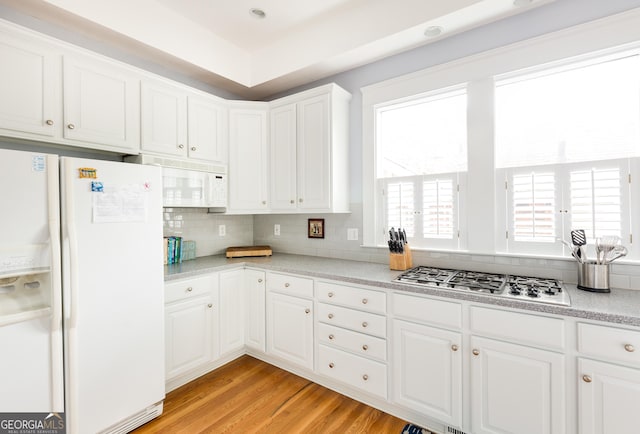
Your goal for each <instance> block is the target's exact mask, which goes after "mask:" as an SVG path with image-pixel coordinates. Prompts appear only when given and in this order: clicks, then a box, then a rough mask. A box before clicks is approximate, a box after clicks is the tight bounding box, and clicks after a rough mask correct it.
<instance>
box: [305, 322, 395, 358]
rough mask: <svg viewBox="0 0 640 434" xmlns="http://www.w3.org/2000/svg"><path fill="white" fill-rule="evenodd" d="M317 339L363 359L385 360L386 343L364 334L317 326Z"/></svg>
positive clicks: (321, 325) (323, 325) (326, 325)
mask: <svg viewBox="0 0 640 434" xmlns="http://www.w3.org/2000/svg"><path fill="white" fill-rule="evenodd" d="M317 331H318V339H319V340H320V342H321V343H323V344H326V345H332V346H335V347H339V348H342V349H345V350H348V351H351V352H352V353H356V354H359V355H361V356H364V357H371V358H374V359H378V360H382V361H385V360H387V341H386V340H385V339H381V338H376V337H374V336H370V335H367V334H364V333H358V332H354V331H351V330H347V329H343V328H340V327H334V326H331V325H329V324H322V323H321V324H318V329H317Z"/></svg>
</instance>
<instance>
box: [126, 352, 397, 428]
mask: <svg viewBox="0 0 640 434" xmlns="http://www.w3.org/2000/svg"><path fill="white" fill-rule="evenodd" d="M405 424H406V422H404V421H402V420H400V419H398V418H396V417H394V416H391V415H389V414H386V413H384V412H382V411H379V410H376V409H374V408H372V407H369V406H367V405H365V404H362V403H360V402H358V401H355V400H353V399H351V398H348V397H346V396H344V395H340V394H339V393H336V392H333V391H332V390H329V389H327V388H325V387H322V386H320V385H318V384H315V383H313V382H311V381H309V380H306V379H304V378H302V377H299V376H297V375H294V374H291V373H289V372H287V371H284V370H282V369H279V368H277V367H275V366H272V365H269V364H268V363H264V362H262V361H260V360H257V359H254V358H253V357H250V356H242V357H240V358H238V359H236V360H234V361H233V362H231V363H229V364H227V365H225V366H223V367H221V368H219V369H217V370H215V371H213V372H210V373H209V374H207V375H204V376H202V377H200V378H198V379H196V380H194V381H192V382H190V383H188V384H186V385H184V386H182V387H180V388H178V389H176V390H174V391H172V392H170V393H168V394H167V397H166V399H165V403H164V413H163V414H162V416H160V417H159V418H157V419H155V420H153V421H151V422H149V423H147V424H146V425H144V426H142V427H140V428H138V429H137V430H135V431H134V432H133V433H134V434H149V433H153V434H156V433H159V434H164V433H167V434H169V433H171V434H183V433H184V434H196V433H216V434H224V433H260V434H276V433H277V434H286V433H305V434H314V433H318V434H321V433H322V434H325V433H353V434H359V433H390V434H400V433H401V431H402V428H403V427H404V425H405Z"/></svg>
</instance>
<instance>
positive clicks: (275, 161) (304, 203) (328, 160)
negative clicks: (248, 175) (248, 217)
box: [270, 84, 351, 212]
mask: <svg viewBox="0 0 640 434" xmlns="http://www.w3.org/2000/svg"><path fill="white" fill-rule="evenodd" d="M350 99H351V95H350V94H349V93H348V92H346V91H345V90H344V89H341V88H340V87H338V86H337V85H335V84H330V85H326V86H321V87H318V88H315V89H312V90H309V91H305V92H302V93H299V94H296V95H292V96H288V97H285V98H282V99H280V100H276V101H273V102H272V103H271V108H272V110H271V143H270V164H271V170H270V172H271V177H270V187H271V196H272V197H273V201H272V204H271V210H272V211H282V212H285V211H286V212H291V211H295V210H297V211H299V212H348V211H349V194H348V193H349V192H348V185H349V183H348V181H349V180H348V166H349V161H348V136H349V131H348V116H349V112H348V111H349V101H350Z"/></svg>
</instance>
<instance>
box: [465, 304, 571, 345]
mask: <svg viewBox="0 0 640 434" xmlns="http://www.w3.org/2000/svg"><path fill="white" fill-rule="evenodd" d="M469 317H470V323H471V331H472V333H473V334H478V335H484V336H491V337H496V338H500V339H506V340H510V341H513V342H516V343H519V344H523V345H533V346H542V347H548V348H551V349H556V350H563V349H564V347H565V325H564V321H563V320H562V319H558V318H548V317H544V316H539V315H530V314H526V313H518V312H510V311H504V310H499V309H488V308H484V307H477V306H472V307H471V309H470V312H469Z"/></svg>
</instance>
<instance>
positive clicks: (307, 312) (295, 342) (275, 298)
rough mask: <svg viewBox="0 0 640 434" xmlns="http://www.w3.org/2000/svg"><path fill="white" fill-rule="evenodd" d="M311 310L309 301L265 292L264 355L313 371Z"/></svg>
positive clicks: (311, 303) (311, 304)
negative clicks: (265, 341)
mask: <svg viewBox="0 0 640 434" xmlns="http://www.w3.org/2000/svg"><path fill="white" fill-rule="evenodd" d="M268 279H269V275H267V282H269V280H268ZM312 308H313V301H312V300H308V299H304V298H299V297H293V296H290V295H285V294H279V293H275V292H270V291H269V292H267V354H270V355H273V356H276V357H279V358H281V359H284V360H286V361H288V362H291V363H294V364H296V365H299V366H301V367H303V368H307V369H309V370H312V369H313V312H312Z"/></svg>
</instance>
